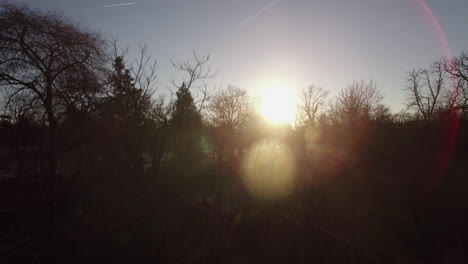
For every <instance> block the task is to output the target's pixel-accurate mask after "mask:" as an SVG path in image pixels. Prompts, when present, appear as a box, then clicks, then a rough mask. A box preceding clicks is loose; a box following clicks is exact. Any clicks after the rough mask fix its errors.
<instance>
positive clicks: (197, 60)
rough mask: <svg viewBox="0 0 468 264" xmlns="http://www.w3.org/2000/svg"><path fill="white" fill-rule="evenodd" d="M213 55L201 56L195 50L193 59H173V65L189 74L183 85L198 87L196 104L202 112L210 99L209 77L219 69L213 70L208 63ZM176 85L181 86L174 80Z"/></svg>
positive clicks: (189, 87) (199, 111) (214, 74)
mask: <svg viewBox="0 0 468 264" xmlns="http://www.w3.org/2000/svg"><path fill="white" fill-rule="evenodd" d="M210 59H211V57H210V56H209V55H208V56H204V57H199V56H198V55H197V53H196V52H195V51H193V61H190V60H187V61H176V60H171V64H172V66H173V67H174V68H175V69H177V70H179V71H182V72H184V73H186V74H187V75H188V78H185V79H184V80H183V82H182V85H181V86H184V85H185V87H187V88H188V89H189V90H190V89H191V88H195V89H197V91H196V96H195V98H196V102H195V103H196V104H197V105H198V113H199V114H200V113H201V111H202V110H203V108H204V107H205V103H206V102H207V101H208V100H209V97H210V90H209V87H208V84H207V83H206V80H207V79H210V78H213V77H214V76H216V74H217V71H213V70H212V69H211V67H210V66H209V65H207V64H208V62H209V60H210ZM200 82H201V84H200ZM172 84H173V86H174V87H180V86H179V85H177V84H176V83H175V81H173V82H172Z"/></svg>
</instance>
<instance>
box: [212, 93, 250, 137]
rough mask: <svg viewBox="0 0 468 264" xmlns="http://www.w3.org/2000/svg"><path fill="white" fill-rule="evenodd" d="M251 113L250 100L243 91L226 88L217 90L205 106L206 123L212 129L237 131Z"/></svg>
mask: <svg viewBox="0 0 468 264" xmlns="http://www.w3.org/2000/svg"><path fill="white" fill-rule="evenodd" d="M250 113H251V105H250V100H249V97H248V95H247V92H246V91H245V90H242V89H240V88H238V87H235V86H228V87H227V89H225V90H219V92H218V93H217V94H216V95H214V96H213V97H212V98H211V100H210V102H209V104H208V106H207V119H208V122H209V123H210V124H211V125H213V126H214V127H226V128H228V129H232V130H236V131H237V130H239V129H240V128H241V127H242V125H244V124H245V122H246V121H247V120H248V118H249V116H250Z"/></svg>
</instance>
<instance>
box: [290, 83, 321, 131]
mask: <svg viewBox="0 0 468 264" xmlns="http://www.w3.org/2000/svg"><path fill="white" fill-rule="evenodd" d="M328 93H329V91H327V90H325V89H323V88H322V87H319V86H315V85H313V84H312V85H310V86H309V87H307V88H305V89H302V90H301V91H300V92H299V103H298V105H297V108H298V110H299V113H298V114H299V119H300V122H301V123H304V124H306V125H309V126H313V125H315V123H316V122H317V118H318V114H319V113H320V112H319V111H320V110H321V109H320V108H321V107H323V104H324V103H325V100H326V99H327V96H328Z"/></svg>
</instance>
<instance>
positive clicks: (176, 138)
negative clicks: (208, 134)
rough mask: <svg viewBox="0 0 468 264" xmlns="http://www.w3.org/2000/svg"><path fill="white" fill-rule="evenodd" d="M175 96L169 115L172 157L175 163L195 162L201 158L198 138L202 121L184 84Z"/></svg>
mask: <svg viewBox="0 0 468 264" xmlns="http://www.w3.org/2000/svg"><path fill="white" fill-rule="evenodd" d="M176 96H177V99H176V101H175V103H174V106H173V109H172V115H171V126H172V129H173V148H172V149H173V155H174V158H175V159H176V161H183V162H190V161H195V160H197V159H199V158H200V157H201V156H200V155H201V152H200V147H199V138H200V129H201V128H202V119H201V116H200V113H199V112H198V111H197V107H196V105H195V102H194V100H193V97H192V94H191V93H190V91H189V88H188V87H187V86H186V85H185V83H182V86H181V87H180V88H179V90H178V91H177V92H176Z"/></svg>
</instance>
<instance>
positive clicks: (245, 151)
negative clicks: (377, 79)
mask: <svg viewBox="0 0 468 264" xmlns="http://www.w3.org/2000/svg"><path fill="white" fill-rule="evenodd" d="M127 53H128V49H121V48H119V47H118V45H117V43H116V42H115V41H107V40H104V39H103V38H102V37H101V36H100V35H99V34H96V33H93V32H90V31H87V30H85V29H83V28H80V27H79V26H77V25H76V24H74V23H73V22H71V21H69V20H68V19H67V18H65V17H62V16H61V15H59V14H55V13H43V12H40V11H36V10H31V9H28V8H27V7H23V6H17V5H13V4H10V3H7V2H2V4H1V6H0V86H1V89H2V90H1V92H2V100H3V101H2V103H3V107H4V110H5V111H4V114H3V115H2V116H1V124H0V155H1V159H0V180H1V182H0V206H1V207H0V262H1V263H9V262H13V263H14V262H18V263H466V262H467V261H468V253H467V252H468V228H467V223H468V194H467V190H466V188H467V186H468V177H467V176H468V175H467V171H468V153H467V150H468V137H467V135H468V133H467V132H468V131H467V130H468V122H467V121H468V120H467V103H468V102H467V99H468V82H467V81H468V56H467V55H466V54H460V55H459V56H458V57H456V58H453V59H442V60H440V61H437V62H435V63H434V64H432V65H430V66H429V67H426V68H421V69H415V70H412V71H410V72H408V75H407V77H408V86H407V87H406V88H405V90H406V92H407V94H408V101H407V104H408V111H404V112H401V113H398V114H395V113H391V112H390V110H389V109H388V108H387V107H386V106H384V105H383V104H382V98H383V96H382V94H381V92H380V91H379V90H378V89H377V86H376V84H375V83H374V82H372V81H370V82H368V81H357V82H352V83H351V84H350V85H349V86H348V87H345V88H344V89H343V90H342V91H340V92H339V93H338V94H337V95H336V96H335V97H331V96H329V95H328V91H327V90H325V89H323V88H319V87H316V86H310V87H308V88H306V89H304V90H302V91H301V92H300V93H299V101H298V117H297V120H296V123H295V124H294V126H293V125H292V124H291V125H272V124H269V123H267V122H266V121H264V120H263V119H262V117H261V116H259V115H258V113H257V111H256V107H255V104H254V103H253V100H251V99H250V98H249V97H248V95H247V93H246V91H244V90H242V89H240V88H236V87H227V88H223V89H217V90H215V89H211V88H210V86H209V85H208V83H209V78H210V77H211V76H212V72H213V71H211V70H210V68H209V66H208V65H209V57H198V56H196V55H195V54H194V58H193V59H192V60H189V61H187V62H178V61H174V62H173V66H174V67H176V68H177V69H179V70H180V71H181V72H182V73H184V74H185V76H186V78H185V80H181V81H180V83H177V82H176V83H175V86H174V92H175V93H174V94H173V95H172V96H169V95H168V96H166V97H161V96H159V95H160V94H161V93H160V92H157V93H154V81H155V80H156V69H157V67H156V66H157V65H156V63H155V62H154V61H153V60H152V59H151V57H150V56H149V54H148V53H147V51H146V49H145V48H144V47H142V48H141V50H140V55H141V56H140V57H139V58H138V59H137V60H135V61H133V60H129V59H128V58H127V57H128V56H127ZM192 94H193V95H195V98H194V96H193V95H192Z"/></svg>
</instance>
